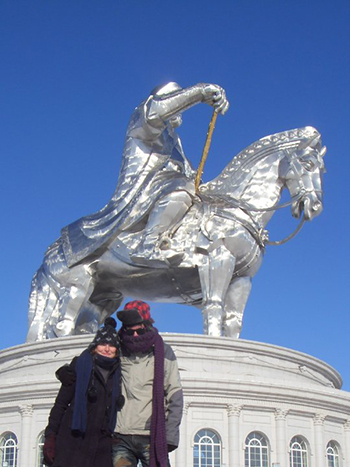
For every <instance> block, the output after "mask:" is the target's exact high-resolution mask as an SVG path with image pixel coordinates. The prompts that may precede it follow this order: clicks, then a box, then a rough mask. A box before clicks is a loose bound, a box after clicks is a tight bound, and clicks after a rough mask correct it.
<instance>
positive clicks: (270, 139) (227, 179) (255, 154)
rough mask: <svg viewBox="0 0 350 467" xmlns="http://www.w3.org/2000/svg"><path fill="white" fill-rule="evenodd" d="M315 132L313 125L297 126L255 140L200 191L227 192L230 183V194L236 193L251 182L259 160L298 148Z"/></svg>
mask: <svg viewBox="0 0 350 467" xmlns="http://www.w3.org/2000/svg"><path fill="white" fill-rule="evenodd" d="M315 132H316V130H315V129H314V128H313V127H304V128H297V129H294V130H289V131H282V132H281V133H276V134H274V135H270V136H265V137H264V138H261V139H259V140H258V141H255V143H253V144H251V145H250V146H248V147H247V148H245V149H243V151H241V152H239V153H238V154H237V155H236V156H235V157H234V158H233V159H232V161H231V162H230V163H229V164H228V165H227V166H226V167H225V168H224V170H223V171H222V172H221V173H220V174H219V175H218V176H217V177H216V178H214V179H213V180H211V181H209V182H207V183H204V184H202V185H201V188H200V191H201V192H202V193H205V194H208V195H209V194H210V195H215V194H224V193H226V194H227V188H228V184H229V186H230V189H229V191H230V192H231V193H230V194H231V195H234V192H235V190H236V189H237V188H238V187H240V188H241V189H242V187H244V186H245V185H247V183H249V181H250V179H251V177H252V172H254V170H253V169H254V168H257V166H258V164H259V162H261V161H262V160H265V159H266V158H267V157H272V156H275V158H276V157H280V155H281V152H282V151H284V150H288V149H289V150H293V149H296V148H297V147H298V146H299V145H300V143H301V141H303V140H305V139H306V140H309V139H310V138H311V137H312V136H314V135H315Z"/></svg>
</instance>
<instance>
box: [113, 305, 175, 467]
mask: <svg viewBox="0 0 350 467" xmlns="http://www.w3.org/2000/svg"><path fill="white" fill-rule="evenodd" d="M117 316H118V319H119V320H120V321H121V322H122V328H121V329H120V331H119V337H120V343H121V369H122V394H123V396H124V397H125V404H124V406H123V407H122V409H121V411H120V413H119V415H118V420H117V423H116V428H115V433H114V435H113V441H112V444H113V466H114V467H124V466H128V467H136V466H137V465H138V461H141V464H142V466H143V467H165V466H169V465H170V464H169V459H168V453H169V452H170V451H173V450H174V449H176V448H177V446H178V444H179V426H180V422H181V417H182V409H183V393H182V388H181V382H180V376H179V371H178V366H177V360H176V356H175V354H174V352H173V350H172V349H171V347H170V346H169V345H168V344H166V343H164V341H163V339H162V338H161V336H160V335H159V334H158V331H157V329H156V328H155V327H154V326H153V323H154V321H153V319H152V317H151V313H150V307H149V305H148V304H147V303H145V302H142V301H140V300H134V301H132V302H129V303H127V304H126V305H125V307H124V309H123V310H121V311H119V312H118V313H117Z"/></svg>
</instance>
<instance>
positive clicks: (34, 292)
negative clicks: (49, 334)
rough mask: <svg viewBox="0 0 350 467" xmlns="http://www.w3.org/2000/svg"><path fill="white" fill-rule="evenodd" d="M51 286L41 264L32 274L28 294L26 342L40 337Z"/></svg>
mask: <svg viewBox="0 0 350 467" xmlns="http://www.w3.org/2000/svg"><path fill="white" fill-rule="evenodd" d="M50 292H51V287H50V284H49V282H48V280H47V278H46V275H45V273H44V272H43V267H42V266H41V267H40V268H39V270H38V271H37V272H36V273H35V274H34V276H33V279H32V284H31V289H30V294H29V306H28V334H27V339H26V340H27V342H34V341H37V340H41V339H42V332H43V326H44V322H45V319H44V314H45V310H46V309H47V303H48V300H49V297H50Z"/></svg>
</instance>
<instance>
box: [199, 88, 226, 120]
mask: <svg viewBox="0 0 350 467" xmlns="http://www.w3.org/2000/svg"><path fill="white" fill-rule="evenodd" d="M202 94H203V102H205V103H206V104H209V105H211V106H213V107H214V109H215V110H216V112H218V113H221V114H222V115H224V114H225V112H226V111H227V109H228V108H229V105H230V104H229V102H228V100H227V98H226V93H225V90H224V89H223V88H222V87H220V86H218V85H217V84H205V85H204V87H203V89H202Z"/></svg>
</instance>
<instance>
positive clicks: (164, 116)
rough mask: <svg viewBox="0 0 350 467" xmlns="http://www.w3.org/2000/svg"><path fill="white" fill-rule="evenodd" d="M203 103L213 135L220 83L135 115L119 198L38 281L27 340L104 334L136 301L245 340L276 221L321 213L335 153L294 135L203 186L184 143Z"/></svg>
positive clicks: (85, 221)
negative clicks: (182, 131) (255, 283)
mask: <svg viewBox="0 0 350 467" xmlns="http://www.w3.org/2000/svg"><path fill="white" fill-rule="evenodd" d="M199 103H205V104H208V105H210V106H212V107H213V108H214V114H213V117H214V118H213V120H212V125H211V132H212V130H213V123H214V122H215V118H216V116H217V115H218V114H222V115H223V114H225V112H226V111H227V109H228V106H229V104H228V101H227V99H226V94H225V91H224V90H223V89H222V88H221V87H220V86H217V85H214V84H205V83H199V84H196V85H195V86H191V87H188V88H185V89H183V88H181V87H180V86H179V85H178V84H177V83H168V84H166V85H164V86H159V87H157V88H155V89H154V90H153V91H152V92H151V94H150V96H149V97H147V99H146V100H145V101H143V102H142V103H141V104H140V105H139V106H138V107H137V108H136V109H135V111H134V113H133V114H132V116H131V119H130V122H129V125H128V128H127V134H126V140H125V146H124V151H123V159H122V164H121V169H120V174H119V179H118V183H117V187H116V190H115V192H114V194H113V196H112V198H111V200H110V201H109V202H108V203H107V204H106V206H105V207H103V208H102V209H101V210H100V211H98V212H96V213H94V214H92V215H89V216H86V217H82V218H81V219H79V220H77V221H75V222H73V223H72V224H69V225H68V226H67V227H64V228H63V229H62V232H61V236H60V238H59V239H58V240H57V241H56V242H54V243H53V244H52V245H51V246H50V247H49V248H48V250H47V251H46V253H45V257H44V261H43V264H42V265H41V267H40V268H39V270H38V271H37V272H36V274H35V275H34V277H33V280H32V287H31V292H30V298H29V331H28V335H27V341H28V342H33V341H37V340H45V339H51V338H55V337H62V336H69V335H73V334H84V333H95V332H96V330H97V329H98V327H99V326H100V324H101V323H102V322H103V321H104V320H105V318H106V317H107V316H109V315H111V314H113V313H114V312H115V311H116V310H117V309H118V307H119V306H120V305H121V303H122V301H123V299H124V297H125V296H133V297H137V298H139V299H142V300H150V301H155V302H171V303H178V304H186V305H193V306H195V307H197V308H199V309H200V310H201V312H202V315H203V323H204V332H205V333H206V334H209V335H212V336H228V337H232V338H238V337H239V335H240V331H241V327H242V320H243V313H244V308H245V305H246V302H247V299H248V297H249V293H250V290H251V282H252V278H253V276H254V275H255V274H256V272H257V271H258V269H259V267H260V265H261V262H262V258H263V255H264V251H265V248H266V245H268V244H269V243H271V242H269V238H268V232H267V230H266V229H265V227H266V225H267V223H268V221H269V220H270V218H271V217H272V215H273V214H274V213H275V212H276V210H277V209H279V208H281V207H283V206H286V205H290V206H291V210H292V215H293V216H294V217H296V218H301V219H302V222H304V221H305V220H311V219H313V218H314V217H316V216H318V215H319V214H320V213H321V212H322V209H323V205H322V197H323V190H322V175H323V173H324V164H323V156H324V154H325V152H326V148H325V147H323V146H322V143H321V135H320V134H319V133H318V131H317V130H316V129H314V128H312V127H305V128H298V129H294V130H289V131H283V132H281V133H276V134H274V135H271V136H266V137H264V138H261V139H259V140H258V141H256V142H255V143H253V144H251V145H250V146H249V147H247V148H246V149H244V150H243V151H241V152H240V153H239V154H238V155H237V156H236V157H234V158H233V160H232V161H231V162H230V163H229V164H228V165H227V167H226V168H224V170H223V171H222V172H221V174H220V175H219V176H217V177H216V178H215V179H213V180H211V181H209V182H207V183H201V180H200V179H201V170H202V169H201V170H198V171H196V170H194V168H193V167H192V165H191V163H190V161H189V160H188V159H187V158H186V156H185V154H184V151H183V149H182V145H181V140H180V138H179V136H178V134H177V133H176V128H177V127H178V126H179V125H180V124H181V122H182V121H181V115H182V113H183V112H184V111H186V110H187V109H189V108H190V107H192V106H194V105H196V104H199ZM209 133H210V132H208V137H209ZM206 147H207V145H206ZM207 149H208V147H207ZM284 188H286V189H288V191H289V193H290V201H289V202H287V203H285V204H284V205H282V206H281V205H280V204H279V200H280V198H281V193H282V191H283V190H284Z"/></svg>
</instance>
